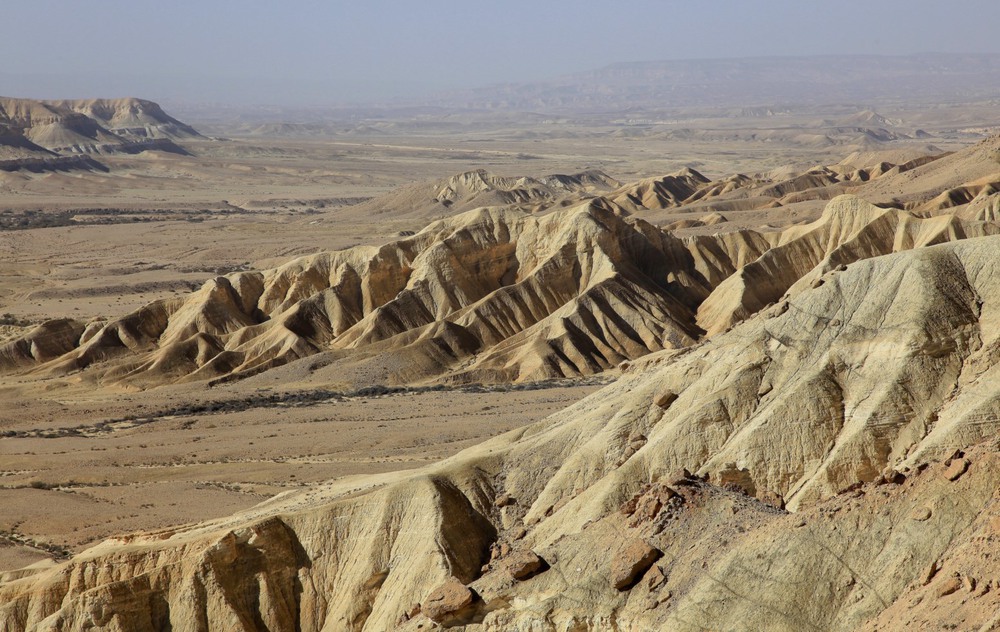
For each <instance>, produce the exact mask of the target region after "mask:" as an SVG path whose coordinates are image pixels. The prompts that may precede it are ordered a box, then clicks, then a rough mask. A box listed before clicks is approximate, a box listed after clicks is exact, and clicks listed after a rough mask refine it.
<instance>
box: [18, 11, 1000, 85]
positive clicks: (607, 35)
mask: <svg viewBox="0 0 1000 632" xmlns="http://www.w3.org/2000/svg"><path fill="white" fill-rule="evenodd" d="M3 4H4V6H3V9H2V11H0V55H2V57H0V58H2V59H3V60H4V64H3V67H2V69H0V95H4V96H24V97H36V98H57V97H93V96H125V95H135V96H145V97H148V98H153V99H159V100H166V101H174V102H177V101H181V102H222V103H227V102H232V103H236V102H250V103H263V104H267V103H275V104H327V103H338V102H358V101H366V100H372V99H383V98H388V97H394V96H419V95H427V94H431V93H434V92H437V91H441V90H447V89H455V88H467V87H476V86H481V85H488V84H492V83H498V82H507V81H531V80H536V79H544V78H548V77H552V76H556V75H560V74H566V73H570V72H574V71H580V70H590V69H593V68H598V67H601V66H604V65H607V64H609V63H613V62H619V61H640V60H659V59H698V58H713V57H744V56H763V55H816V54H833V53H864V54H903V53H914V52H927V51H933V52H969V53H977V52H978V53H983V52H1000V38H998V37H996V33H995V30H996V27H997V26H998V25H1000V1H998V0H949V1H947V2H945V1H944V0H866V1H864V2H855V1H854V0H839V1H837V2H813V1H811V0H794V1H792V0H682V1H674V0H660V1H653V0H620V1H616V2H611V1H610V0H604V1H597V0H575V1H563V0H558V1H554V0H531V1H529V0H508V1H506V2H475V1H473V0H466V1H464V2H458V1H451V0H394V1H390V0H367V1H365V0H356V1H352V2H342V1H339V0H324V1H318V0H316V1H314V0H285V1H279V0H239V1H236V0H197V1H194V0H173V1H170V2H164V1H163V0H157V1H152V0H129V1H125V0H88V1H87V2H79V1H77V0H30V1H27V0H19V1H16V2H15V1H13V0H9V1H7V2H4V3H3Z"/></svg>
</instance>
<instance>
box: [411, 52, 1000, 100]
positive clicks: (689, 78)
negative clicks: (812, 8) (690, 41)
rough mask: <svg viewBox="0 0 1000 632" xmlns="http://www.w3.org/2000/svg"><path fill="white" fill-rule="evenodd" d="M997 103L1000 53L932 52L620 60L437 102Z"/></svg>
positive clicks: (460, 93)
mask: <svg viewBox="0 0 1000 632" xmlns="http://www.w3.org/2000/svg"><path fill="white" fill-rule="evenodd" d="M996 97H1000V55H981V54H976V55H972V54H969V55H965V54H943V53H926V54H917V55H905V56H904V55H901V56H878V55H835V56H817V57H759V58H746V59H702V60H678V61H646V62H629V63H617V64H612V65H610V66H605V67H604V68H600V69H597V70H591V71H586V72H579V73H574V74H570V75H566V76H563V77H558V78H555V79H551V80H546V81H537V82H531V83H507V84H499V85H491V86H486V87H482V88H475V89H470V90H464V91H457V92H452V93H448V94H443V95H440V96H439V97H437V98H435V99H431V100H429V101H428V104H429V105H438V106H442V107H462V108H472V109H491V110H532V111H546V110H557V111H558V110H567V111H580V110H584V111H607V110H622V111H627V110H630V109H641V110H648V109H655V108H675V107H692V106H718V107H734V106H755V105H774V104H802V105H807V104H830V103H840V102H851V103H857V102H869V103H873V104H876V103H886V102H893V103H895V102H914V101H922V102H953V101H965V100H979V99H989V98H996Z"/></svg>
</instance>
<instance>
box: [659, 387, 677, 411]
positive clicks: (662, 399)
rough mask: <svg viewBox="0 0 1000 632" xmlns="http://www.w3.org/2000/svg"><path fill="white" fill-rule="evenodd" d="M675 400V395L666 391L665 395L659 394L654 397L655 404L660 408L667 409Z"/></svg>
mask: <svg viewBox="0 0 1000 632" xmlns="http://www.w3.org/2000/svg"><path fill="white" fill-rule="evenodd" d="M676 399H677V393H675V392H673V391H666V392H665V393H660V394H659V395H658V396H657V397H656V401H655V404H656V405H657V406H659V407H660V408H669V407H670V404H673V403H674V401H675V400H676Z"/></svg>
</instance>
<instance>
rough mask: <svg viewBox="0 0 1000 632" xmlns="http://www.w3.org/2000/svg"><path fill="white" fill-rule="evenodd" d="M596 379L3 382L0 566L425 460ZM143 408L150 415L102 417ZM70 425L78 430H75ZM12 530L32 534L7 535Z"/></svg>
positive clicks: (516, 421) (528, 418)
mask: <svg viewBox="0 0 1000 632" xmlns="http://www.w3.org/2000/svg"><path fill="white" fill-rule="evenodd" d="M596 388H597V387H596V386H566V387H561V388H547V389H542V390H535V391H521V392H508V393H465V392H460V391H449V392H431V393H417V394H405V395H383V396H376V397H351V398H348V399H345V400H342V401H325V402H319V403H313V404H310V405H301V406H295V405H287V404H286V405H281V406H274V407H270V406H268V407H254V408H250V409H248V410H237V411H232V412H226V411H225V410H223V411H219V412H211V411H208V412H199V413H195V414H183V410H181V411H178V408H179V407H183V406H191V405H192V404H196V403H197V402H201V401H223V402H230V405H232V403H233V402H239V401H241V400H243V399H245V398H246V397H248V396H253V395H257V396H260V395H261V394H270V393H271V391H268V392H265V391H263V389H247V388H244V387H242V386H234V387H229V388H217V389H213V390H212V391H208V390H206V389H205V388H204V386H201V385H197V386H194V387H186V388H161V389H154V390H152V391H147V392H144V393H138V394H112V393H106V392H98V393H93V392H91V393H87V392H84V391H83V390H82V389H74V388H71V387H64V388H59V389H57V390H55V391H53V392H52V393H50V394H47V395H42V396H40V397H39V396H37V395H35V394H33V393H30V392H27V393H25V394H23V395H22V394H18V393H17V392H16V391H17V389H14V388H7V389H4V390H3V391H2V392H0V398H2V399H3V401H4V403H5V404H4V409H3V411H2V412H0V428H3V429H4V431H5V432H6V433H8V434H14V435H15V436H13V437H11V436H8V437H5V438H3V439H0V448H2V451H0V463H2V470H0V506H2V507H3V508H4V510H3V512H0V569H11V568H18V567H20V566H23V565H25V564H26V563H32V562H34V561H37V560H39V559H43V558H45V557H48V555H49V551H46V550H43V549H41V548H39V545H42V544H43V543H48V544H52V545H56V546H57V547H60V548H62V547H66V549H68V550H73V551H76V550H80V549H81V548H82V547H84V546H85V545H87V544H92V543H94V542H95V541H100V540H101V539H103V538H105V537H108V536H110V535H113V534H116V533H123V532H129V531H135V530H140V529H151V528H155V527H160V526H165V525H172V524H181V523H187V522H196V521H201V520H205V519H208V518H212V517H219V516H224V515H228V514H230V513H233V512H235V511H237V510H239V509H244V508H246V507H249V506H252V505H254V504H256V503H258V502H260V501H262V500H264V499H266V498H269V497H270V496H272V495H274V494H276V493H280V492H282V491H287V490H289V489H295V488H298V487H302V486H305V485H308V484H310V483H314V482H317V481H324V480H330V479H337V478H342V477H345V476H350V475H355V474H371V473H377V472H385V471H391V470H399V469H408V468H412V467H418V466H421V465H425V464H426V463H428V462H431V461H435V460H438V459H441V458H443V457H446V456H449V455H451V454H454V453H455V452H458V451H459V450H461V449H463V448H466V447H468V446H470V445H473V444H475V443H479V442H481V441H482V440H483V439H485V438H487V437H490V436H493V435H496V434H499V433H501V432H505V431H507V430H511V429H513V428H516V427H519V426H521V425H524V424H527V423H530V422H533V421H536V420H538V419H541V418H543V417H545V416H546V415H549V414H551V413H553V412H555V411H557V410H559V409H561V408H564V407H566V406H567V405H569V404H571V403H573V402H574V401H576V400H578V399H579V398H581V397H582V396H583V395H585V394H587V393H589V392H592V391H593V390H595V389H596ZM273 392H276V393H280V392H283V391H273ZM155 413H166V414H163V415H162V416H161V415H158V414H155ZM143 415H154V416H155V420H153V421H151V422H148V423H144V424H142V425H138V426H136V425H133V424H134V423H135V422H134V421H120V422H119V423H118V424H113V425H111V426H110V427H105V428H95V425H97V424H101V423H102V422H106V421H110V420H123V419H124V418H128V417H135V416H143ZM81 426H83V427H82V428H80V427H81ZM67 427H77V428H78V429H79V430H78V431H79V432H81V433H84V435H83V436H81V435H69V436H67V434H68V433H66V432H65V430H64V429H65V428H67ZM60 429H63V431H62V432H60ZM39 430H40V431H41V432H37V431H39ZM39 434H41V435H43V436H38V435H39ZM25 435H28V436H25ZM45 435H47V436H45ZM18 538H24V539H27V540H30V541H31V542H30V543H28V544H26V545H21V546H14V545H12V544H13V543H12V540H14V541H16V540H17V539H18Z"/></svg>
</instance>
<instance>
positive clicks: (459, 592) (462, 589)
mask: <svg viewBox="0 0 1000 632" xmlns="http://www.w3.org/2000/svg"><path fill="white" fill-rule="evenodd" d="M472 601H473V596H472V591H471V590H469V588H468V586H466V585H465V584H463V583H462V582H460V581H458V580H457V579H455V578H454V577H452V578H450V579H448V580H447V581H445V582H444V583H443V584H441V585H440V586H438V587H437V588H435V589H434V590H433V591H431V594H429V595H427V598H426V599H424V602H423V603H422V604H420V611H421V612H422V613H424V614H425V615H427V618H428V619H430V620H431V621H437V622H440V621H442V620H443V619H445V618H446V617H447V616H448V615H449V614H452V613H455V612H458V611H459V610H461V609H462V608H465V607H466V606H468V605H470V604H472Z"/></svg>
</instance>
